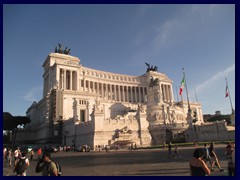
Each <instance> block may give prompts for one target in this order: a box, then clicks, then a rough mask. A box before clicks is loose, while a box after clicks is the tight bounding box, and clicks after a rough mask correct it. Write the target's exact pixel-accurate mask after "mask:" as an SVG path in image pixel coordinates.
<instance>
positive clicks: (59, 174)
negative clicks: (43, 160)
mask: <svg viewBox="0 0 240 180" xmlns="http://www.w3.org/2000/svg"><path fill="white" fill-rule="evenodd" d="M52 162H53V163H54V164H55V166H56V168H57V173H58V176H61V175H62V168H61V165H60V164H59V163H57V162H54V161H52ZM49 167H50V163H49V164H48V170H49ZM50 176H51V172H50Z"/></svg>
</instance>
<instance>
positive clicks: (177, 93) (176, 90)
mask: <svg viewBox="0 0 240 180" xmlns="http://www.w3.org/2000/svg"><path fill="white" fill-rule="evenodd" d="M176 93H177V102H179V99H178V89H177V86H176Z"/></svg>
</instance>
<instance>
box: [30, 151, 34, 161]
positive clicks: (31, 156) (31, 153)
mask: <svg viewBox="0 0 240 180" xmlns="http://www.w3.org/2000/svg"><path fill="white" fill-rule="evenodd" d="M33 155H34V151H33V149H31V151H30V161H32V160H33Z"/></svg>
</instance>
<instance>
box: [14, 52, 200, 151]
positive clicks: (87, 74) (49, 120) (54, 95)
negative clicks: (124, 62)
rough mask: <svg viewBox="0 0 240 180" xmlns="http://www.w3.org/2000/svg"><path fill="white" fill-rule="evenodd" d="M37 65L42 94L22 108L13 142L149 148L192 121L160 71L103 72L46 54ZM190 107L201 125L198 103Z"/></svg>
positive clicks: (175, 135) (70, 58) (72, 59)
mask: <svg viewBox="0 0 240 180" xmlns="http://www.w3.org/2000/svg"><path fill="white" fill-rule="evenodd" d="M43 68H44V73H43V98H42V99H41V100H40V101H39V102H34V103H33V104H32V105H31V106H30V107H29V108H28V110H27V112H26V113H27V116H29V117H30V119H31V123H30V124H28V125H26V127H25V129H24V130H23V131H22V133H20V134H19V138H18V139H17V140H18V141H19V142H21V141H23V139H24V141H25V142H26V141H27V142H29V143H31V142H35V143H54V144H62V145H72V144H75V145H76V146H79V145H81V144H88V145H90V146H91V147H94V146H96V145H110V146H113V145H115V144H122V145H127V144H129V143H136V144H137V145H138V146H150V145H159V144H162V143H165V142H166V141H171V140H173V139H175V140H176V139H178V138H179V137H178V135H180V134H183V132H184V131H185V130H186V129H187V128H188V127H189V124H191V123H192V122H189V120H188V121H187V112H188V104H187V102H185V101H181V102H175V101H174V96H173V88H172V80H170V79H169V78H168V77H167V75H166V74H162V73H160V72H157V71H151V70H150V71H147V72H145V73H144V74H143V75H141V76H130V75H123V74H116V73H111V72H105V71H100V70H95V69H91V68H87V67H84V66H82V65H81V64H80V59H79V58H77V57H74V56H70V55H65V54H59V53H50V54H49V55H48V56H47V58H46V60H45V61H44V63H43ZM190 107H191V110H192V112H193V111H196V112H197V116H198V121H197V122H196V124H198V125H200V124H203V115H202V108H201V104H200V103H196V102H190ZM126 129H127V130H128V131H126ZM168 131H169V132H170V134H171V133H172V134H171V136H169V135H168ZM119 132H121V133H120V134H119Z"/></svg>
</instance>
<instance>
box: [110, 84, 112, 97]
mask: <svg viewBox="0 0 240 180" xmlns="http://www.w3.org/2000/svg"><path fill="white" fill-rule="evenodd" d="M112 95H113V94H112V84H110V100H111V101H112Z"/></svg>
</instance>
